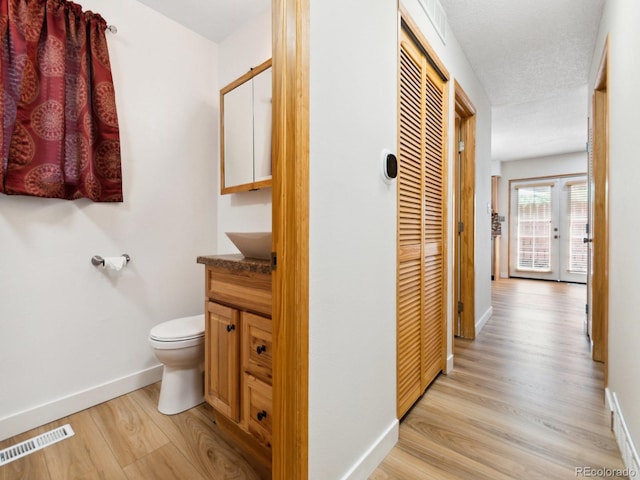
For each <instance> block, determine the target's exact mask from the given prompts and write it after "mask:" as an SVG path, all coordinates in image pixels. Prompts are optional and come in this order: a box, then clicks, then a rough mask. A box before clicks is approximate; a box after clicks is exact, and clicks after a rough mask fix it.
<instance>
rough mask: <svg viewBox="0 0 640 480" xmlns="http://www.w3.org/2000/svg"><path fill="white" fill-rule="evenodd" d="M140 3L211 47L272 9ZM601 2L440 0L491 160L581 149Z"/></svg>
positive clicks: (186, 0) (261, 4)
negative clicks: (470, 75)
mask: <svg viewBox="0 0 640 480" xmlns="http://www.w3.org/2000/svg"><path fill="white" fill-rule="evenodd" d="M139 1H140V2H141V3H144V4H145V5H148V6H149V7H151V8H153V9H154V10H157V11H158V12H160V13H162V14H164V15H166V16H168V17H170V18H172V19H174V20H175V21H177V22H178V23H181V24H183V25H185V26H186V27H188V28H189V29H191V30H193V31H195V32H197V33H199V34H201V35H203V36H204V37H206V38H209V39H210V40H213V41H214V42H220V41H222V40H223V39H224V38H226V37H227V36H228V35H229V34H230V33H231V32H233V31H234V30H236V29H237V28H238V27H239V26H240V25H242V24H243V23H245V22H246V21H247V20H248V19H249V18H251V17H252V16H254V15H257V14H259V13H262V12H264V11H265V10H267V9H268V8H270V6H271V0H182V1H180V2H177V1H175V0H139ZM604 1H605V0H440V3H441V4H442V6H443V7H444V9H445V11H446V13H447V17H448V21H449V25H450V27H451V30H452V31H453V32H454V34H455V36H456V38H457V39H458V41H459V43H460V45H461V46H462V48H463V50H464V51H465V53H466V55H467V58H468V59H469V61H470V63H471V65H472V67H473V69H474V71H475V72H476V75H477V76H478V78H479V79H480V82H481V83H482V85H483V86H484V89H485V91H486V92H487V95H488V96H489V100H490V101H491V104H492V106H493V109H492V110H493V111H492V114H493V125H492V132H493V133H492V158H493V160H499V161H504V160H516V159H521V158H530V157H538V156H544V155H550V154H555V153H567V152H575V151H584V148H585V144H586V141H587V105H588V95H587V90H586V84H587V76H588V69H589V65H590V62H591V58H592V55H593V51H594V48H595V41H596V35H597V32H598V25H599V23H600V17H601V15H602V8H603V6H604ZM463 87H464V85H463Z"/></svg>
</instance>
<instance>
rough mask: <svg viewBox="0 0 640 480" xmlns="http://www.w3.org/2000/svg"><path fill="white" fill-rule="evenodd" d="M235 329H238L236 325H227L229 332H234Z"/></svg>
mask: <svg viewBox="0 0 640 480" xmlns="http://www.w3.org/2000/svg"><path fill="white" fill-rule="evenodd" d="M235 329H236V326H235V325H227V332H232V331H233V330H235Z"/></svg>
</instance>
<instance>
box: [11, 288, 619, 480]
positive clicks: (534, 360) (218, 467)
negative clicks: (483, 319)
mask: <svg viewBox="0 0 640 480" xmlns="http://www.w3.org/2000/svg"><path fill="white" fill-rule="evenodd" d="M493 307H494V311H493V318H492V319H491V320H489V322H488V323H487V325H486V326H485V328H484V329H483V330H482V332H481V333H480V335H479V336H478V338H477V339H476V340H475V341H473V342H470V341H466V340H462V339H456V345H455V368H454V370H453V372H451V373H450V374H449V375H440V376H439V377H438V378H437V379H436V381H435V383H434V384H433V385H432V386H431V387H430V388H429V389H428V390H427V393H426V394H425V395H424V396H423V397H422V399H421V400H419V401H418V403H417V404H416V405H415V406H414V408H413V409H412V410H411V411H410V412H409V413H408V414H407V415H406V416H405V418H404V420H403V421H402V423H401V425H400V441H399V443H398V444H397V446H396V447H395V448H394V449H393V451H392V452H391V453H390V454H389V456H388V457H387V458H386V459H385V461H384V462H383V463H382V465H380V467H379V468H378V469H377V470H376V471H375V473H374V474H373V475H372V476H371V479H372V480H384V479H399V480H414V479H465V480H484V479H486V480H500V479H519V480H520V479H527V480H528V479H545V480H546V479H572V478H579V477H577V476H576V471H575V468H576V467H581V466H585V467H586V466H589V467H594V468H598V467H608V468H622V462H621V460H620V455H619V453H618V450H617V447H616V444H615V441H614V439H613V435H612V433H611V431H610V428H609V421H610V419H609V415H608V413H607V412H606V408H605V406H604V400H603V385H602V383H603V368H602V365H601V364H598V363H594V362H592V361H591V359H590V358H589V344H588V341H587V339H586V337H585V336H584V333H583V323H582V322H583V319H584V313H583V312H584V310H583V309H584V287H583V286H578V285H567V284H557V283H552V282H535V281H526V280H501V281H498V282H494V295H493ZM158 394H159V384H154V385H150V386H149V387H146V388H143V389H141V390H137V391H135V392H132V393H130V394H128V395H125V396H122V397H119V398H116V399H114V400H111V401H109V402H106V403H103V404H101V405H98V406H96V407H93V408H91V409H88V410H85V411H83V412H80V413H77V414H75V415H71V416H70V417H66V418H63V419H61V420H59V421H57V422H53V423H51V424H48V425H45V426H43V427H40V428H37V429H34V430H33V431H30V432H26V433H25V434H22V435H19V436H17V437H14V438H10V439H8V440H6V441H4V442H1V443H0V449H2V448H6V447H8V446H11V445H14V444H15V443H18V442H20V441H22V440H26V439H27V438H31V437H33V436H35V435H37V434H40V433H44V432H45V431H49V430H51V429H52V428H55V427H57V426H60V425H64V424H66V423H70V424H71V426H72V428H73V429H74V430H75V432H76V435H75V436H74V437H72V438H70V439H67V440H64V441H62V442H60V443H57V444H54V445H51V446H49V447H47V448H45V449H44V450H41V451H38V452H35V453H32V454H31V455H29V456H27V457H24V458H22V459H19V460H16V461H14V462H12V463H9V464H8V465H6V466H4V467H0V480H18V479H20V480H23V479H24V480H73V479H87V480H93V479H105V480H138V479H141V480H176V479H180V480H183V479H185V480H200V479H258V478H261V477H262V478H267V477H269V473H268V472H264V471H262V472H261V471H260V470H259V469H258V467H257V466H254V467H252V465H251V464H250V463H248V462H247V461H246V460H245V459H244V458H243V457H242V455H241V454H240V453H239V452H238V451H236V450H235V449H234V448H233V447H231V446H230V445H229V444H228V443H227V442H225V440H224V439H223V437H222V436H221V434H219V432H218V429H217V427H216V426H215V425H214V424H213V415H212V411H211V409H210V408H209V407H208V406H207V405H206V404H203V405H201V406H199V407H196V408H194V409H191V410H189V411H187V412H184V413H181V414H179V415H174V416H165V415H162V414H160V413H158V411H157V410H156V405H157V399H158ZM591 478H594V477H591ZM291 480H294V479H291ZM318 480H333V479H318Z"/></svg>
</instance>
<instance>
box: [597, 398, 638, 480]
mask: <svg viewBox="0 0 640 480" xmlns="http://www.w3.org/2000/svg"><path fill="white" fill-rule="evenodd" d="M605 397H606V402H607V407H609V409H610V410H611V413H612V421H613V434H614V435H615V437H616V442H618V448H619V449H620V454H621V456H622V462H623V463H624V466H625V469H627V470H628V472H626V473H627V476H628V477H629V478H634V477H635V476H637V475H638V474H639V473H640V457H638V451H637V450H636V446H635V443H634V442H633V438H631V433H630V432H629V428H628V427H627V423H626V422H625V420H624V415H623V414H622V409H621V408H620V403H619V402H618V397H617V396H616V394H615V393H614V392H611V391H610V390H609V388H606V389H605Z"/></svg>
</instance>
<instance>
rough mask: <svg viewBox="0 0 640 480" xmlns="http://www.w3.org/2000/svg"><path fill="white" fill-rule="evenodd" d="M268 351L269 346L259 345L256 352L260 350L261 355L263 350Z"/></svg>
mask: <svg viewBox="0 0 640 480" xmlns="http://www.w3.org/2000/svg"><path fill="white" fill-rule="evenodd" d="M266 351H267V346H266V345H258V346H257V347H256V352H258V355H260V354H261V353H262V352H266Z"/></svg>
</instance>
